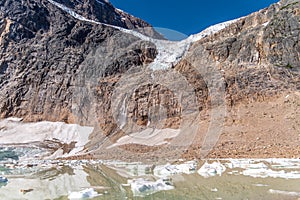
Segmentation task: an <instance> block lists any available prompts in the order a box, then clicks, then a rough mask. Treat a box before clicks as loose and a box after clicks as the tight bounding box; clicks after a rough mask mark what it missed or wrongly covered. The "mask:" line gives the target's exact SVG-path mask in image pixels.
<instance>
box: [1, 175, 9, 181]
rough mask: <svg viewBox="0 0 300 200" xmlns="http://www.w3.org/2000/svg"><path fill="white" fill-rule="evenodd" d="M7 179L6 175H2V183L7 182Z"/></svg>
mask: <svg viewBox="0 0 300 200" xmlns="http://www.w3.org/2000/svg"><path fill="white" fill-rule="evenodd" d="M7 181H8V180H7V178H6V177H3V176H0V183H7Z"/></svg>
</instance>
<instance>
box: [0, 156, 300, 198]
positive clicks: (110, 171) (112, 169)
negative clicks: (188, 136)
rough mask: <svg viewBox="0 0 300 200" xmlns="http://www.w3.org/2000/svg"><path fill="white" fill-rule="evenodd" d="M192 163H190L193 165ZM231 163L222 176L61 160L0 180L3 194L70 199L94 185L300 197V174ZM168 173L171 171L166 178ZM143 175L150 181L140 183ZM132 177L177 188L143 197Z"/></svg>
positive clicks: (112, 191)
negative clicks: (249, 171)
mask: <svg viewBox="0 0 300 200" xmlns="http://www.w3.org/2000/svg"><path fill="white" fill-rule="evenodd" d="M299 162H300V161H299ZM223 164H224V163H223ZM254 164H255V163H254ZM203 165H204V162H199V163H198V167H197V168H198V169H199V168H200V167H201V166H203ZM224 165H226V163H225V164H224ZM243 165H245V164H243ZM186 166H187V167H189V165H186ZM228 166H229V165H228V164H227V165H226V167H227V169H226V171H225V172H224V173H222V175H221V176H220V175H218V174H217V175H216V176H212V177H207V178H205V177H204V176H201V175H199V174H198V173H197V170H195V169H193V171H189V170H185V168H184V167H183V165H174V166H173V165H166V167H165V168H166V169H169V170H170V171H172V170H173V171H174V170H177V171H176V173H173V174H172V173H171V172H170V171H169V172H168V170H165V169H163V167H162V166H148V165H143V164H141V163H132V164H130V163H117V162H115V163H109V164H105V165H104V164H89V163H84V164H70V163H64V164H62V163H57V164H54V165H52V166H51V167H45V166H44V167H41V166H37V167H36V169H35V170H24V172H25V173H23V174H21V173H14V172H16V171H5V170H4V171H1V173H2V174H5V176H6V177H7V178H8V183H6V184H0V199H6V200H10V199H30V200H35V199H37V200H40V199H57V200H66V199H69V198H68V197H69V195H70V194H71V193H72V192H73V194H74V192H79V193H80V191H83V190H87V189H93V190H94V191H95V192H97V193H98V195H99V196H97V197H93V198H90V199H233V200H234V199H266V200H268V199H270V200H271V199H272V200H279V199H293V200H297V199H298V198H300V188H299V185H300V179H297V178H295V179H284V178H271V177H266V178H262V177H259V178H254V177H251V176H245V175H243V173H242V172H243V169H242V168H239V167H243V166H242V165H239V167H236V168H235V167H232V168H230V167H228ZM253 166H256V167H257V166H259V165H257V164H255V165H253ZM253 166H252V167H253ZM274 166H275V165H274ZM288 168H291V166H289V167H287V169H288ZM157 169H161V172H160V173H159V172H158V171H157ZM180 169H182V172H181V171H180ZM187 169H191V168H190V167H189V168H187ZM283 169H285V168H283V167H280V170H283ZM163 170H165V171H163ZM290 170H292V171H299V170H300V168H297V166H294V168H293V169H290ZM162 172H164V173H165V174H168V176H166V177H164V176H163V173H162ZM189 173H190V174H189ZM137 180H145V181H144V182H143V181H141V182H138V181H137ZM158 180H161V181H162V182H159V181H158ZM132 181H133V182H134V181H135V182H138V183H145V184H146V185H143V186H142V187H141V188H144V189H145V188H146V190H145V191H146V192H147V188H151V187H152V188H151V189H155V187H156V185H155V184H154V185H151V184H152V183H156V182H158V183H159V186H158V189H163V188H162V186H163V183H164V182H168V184H169V185H171V186H172V187H169V188H172V189H170V190H166V191H157V192H154V193H148V194H149V195H147V194H146V193H145V195H144V196H143V197H141V196H136V195H135V193H134V191H136V190H134V188H133V185H130V184H128V183H132ZM147 184H148V185H147ZM149 185H150V186H149ZM138 188H139V187H137V189H138ZM167 188H168V187H167ZM173 188H174V189H173ZM135 189H136V188H135Z"/></svg>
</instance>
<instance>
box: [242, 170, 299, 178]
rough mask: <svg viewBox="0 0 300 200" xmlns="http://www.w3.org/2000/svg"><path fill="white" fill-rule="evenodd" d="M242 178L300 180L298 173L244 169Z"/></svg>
mask: <svg viewBox="0 0 300 200" xmlns="http://www.w3.org/2000/svg"><path fill="white" fill-rule="evenodd" d="M241 174H243V175H244V176H251V177H254V178H267V177H271V178H285V179H300V172H299V171H292V172H286V171H285V170H281V171H274V170H272V169H246V170H244V171H242V172H241Z"/></svg>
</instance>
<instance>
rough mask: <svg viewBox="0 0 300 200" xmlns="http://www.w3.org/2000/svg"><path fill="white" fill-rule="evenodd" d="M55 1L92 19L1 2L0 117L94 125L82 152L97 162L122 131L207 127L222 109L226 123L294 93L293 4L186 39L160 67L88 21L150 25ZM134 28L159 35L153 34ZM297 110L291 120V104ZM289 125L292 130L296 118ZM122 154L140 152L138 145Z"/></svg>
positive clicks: (36, 1)
mask: <svg viewBox="0 0 300 200" xmlns="http://www.w3.org/2000/svg"><path fill="white" fill-rule="evenodd" d="M56 2H58V3H60V4H62V5H64V6H65V7H66V8H68V9H71V10H72V11H74V12H76V13H77V14H78V15H80V16H82V17H85V18H86V19H90V20H93V21H95V23H93V22H92V21H87V20H85V21H84V20H78V19H76V18H74V17H73V16H71V15H69V14H68V13H67V12H66V11H65V10H62V9H59V8H58V7H57V6H55V5H54V4H53V3H51V2H50V1H47V0H30V1H25V0H22V1H13V0H4V1H1V2H0V117H1V118H7V117H11V116H14V117H22V118H24V120H25V121H42V120H49V121H64V122H67V123H78V124H81V125H85V126H93V127H95V131H94V133H93V134H92V136H91V138H90V139H91V142H90V144H89V145H88V146H86V149H87V151H89V150H92V151H93V154H94V156H96V157H97V156H99V157H105V156H106V157H107V155H109V156H108V157H109V158H113V156H115V157H116V158H118V157H119V156H121V154H119V152H114V151H113V152H110V153H103V152H104V149H103V147H102V144H103V143H104V142H105V141H106V140H107V138H109V140H110V141H111V142H116V141H117V140H118V139H120V138H121V137H122V136H124V135H126V134H128V132H140V131H142V130H143V129H155V128H156V129H164V128H172V129H179V130H183V131H184V132H187V130H192V129H194V128H193V126H192V125H190V124H194V123H196V122H197V120H198V119H200V118H201V120H204V122H205V120H206V122H207V123H209V122H210V121H211V116H214V112H212V113H210V111H218V110H217V109H218V108H220V107H222V106H227V108H226V109H225V107H224V109H225V110H223V111H222V112H228V113H229V115H228V116H227V118H226V119H225V120H226V121H225V124H224V126H231V125H232V124H231V125H230V124H229V125H228V121H230V120H235V115H234V112H235V109H237V107H238V106H239V105H247V104H249V103H255V102H262V101H265V102H268V101H270V102H271V101H272V99H274V98H277V97H279V96H281V95H285V94H287V93H294V92H297V91H299V90H300V60H299V59H300V43H299V41H300V38H299V37H300V23H299V21H300V9H299V6H300V5H299V4H300V3H299V2H298V1H290V0H284V1H280V2H279V3H277V4H274V5H271V6H270V7H269V8H266V9H264V10H261V11H259V12H256V13H253V14H251V15H249V16H247V17H244V18H241V19H239V20H238V21H236V22H234V23H232V24H231V25H230V26H228V27H226V28H224V29H222V30H221V31H219V32H217V33H215V34H212V35H208V36H206V37H204V38H202V39H200V40H199V41H197V42H195V43H193V44H192V45H191V47H190V48H189V50H188V51H187V52H186V53H185V54H184V57H183V58H182V59H181V61H180V62H179V63H175V64H174V65H173V66H170V68H169V69H166V70H158V71H152V70H150V69H149V68H148V65H149V64H150V63H152V62H153V61H154V60H155V58H156V56H157V53H158V49H159V48H161V47H159V46H156V45H155V43H151V42H149V41H151V40H150V39H149V40H148V41H145V40H141V39H140V38H139V37H136V36H134V34H129V33H125V32H124V31H120V30H118V29H115V28H113V27H109V26H106V25H103V24H99V23H96V22H102V23H107V24H111V25H114V26H119V27H124V28H129V29H139V28H144V27H149V24H147V23H146V22H144V21H142V20H139V19H137V18H134V17H132V16H130V15H128V14H126V13H124V12H122V11H120V10H116V9H115V8H114V7H113V6H112V5H111V4H110V3H107V2H106V1H102V0H99V1H97V0H95V1H94V0H86V1H82V2H81V1H75V0H74V1H73V0H59V1H58V0H57V1H56ZM142 32H143V33H146V34H147V35H151V36H155V37H160V36H159V35H158V34H157V33H155V32H154V31H153V30H152V29H151V28H150V30H148V29H147V31H145V30H143V31H142ZM210 69H214V71H210ZM179 79H182V80H184V81H179ZM126 91H128V92H126ZM191 94H192V95H191ZM217 96H219V97H217ZM296 96H297V95H296ZM222 101H224V105H223V104H222ZM295 102H297V101H295ZM296 104H297V103H295V104H293V105H294V106H295V105H296ZM220 112H221V111H220V110H219V113H220ZM295 112H296V115H295V116H298V114H297V113H298V112H299V105H298V106H297V105H296V111H295ZM193 114H196V115H197V116H198V114H199V117H198V118H193V117H192V116H193ZM223 115H224V114H221V115H220V116H215V118H216V119H218V117H219V118H220V117H225V116H223ZM293 116H294V115H293ZM196 119H197V120H196ZM217 121H218V120H217ZM219 121H220V123H221V122H222V120H219ZM187 122H188V123H187ZM182 124H185V125H184V126H182ZM187 124H189V125H187ZM293 126H294V127H295V130H299V129H300V124H299V122H298V121H295V123H294V124H293ZM215 131H221V132H222V130H219V129H215ZM274 131H275V132H276V130H274ZM194 132H196V133H199V134H200V132H201V131H200V129H199V130H198V129H197V128H195V131H194ZM251 133H252V132H251ZM254 134H255V133H254ZM200 135H201V134H200ZM187 137H188V136H186V137H184V138H187ZM194 137H195V136H194V135H193V136H192V135H190V138H189V140H193V138H194ZM201 137H202V136H199V138H201ZM184 138H182V140H181V141H180V142H179V143H185V142H184V140H186V139H184ZM196 138H197V136H196ZM202 139H203V138H202ZM196 140H197V139H196ZM166 143H168V141H166ZM187 144H188V143H187ZM211 144H212V143H211ZM188 145H190V144H188ZM201 145H202V144H200V145H199V144H196V145H195V147H194V149H196V151H197V150H198V149H199V148H200V147H201ZM212 145H213V144H212ZM220 145H221V144H220ZM124 148H125V149H126V150H129V151H131V150H132V149H134V150H133V151H142V150H141V149H142V148H141V146H133V147H132V146H130V145H128V146H126V147H124ZM156 148H158V147H147V148H146V150H147V151H146V152H148V151H150V152H152V151H155V150H156ZM174 148H175V147H174ZM175 149H176V148H175ZM171 150H174V149H171ZM170 152H172V151H170ZM187 153H189V152H187ZM125 154H126V153H125ZM215 155H217V153H215Z"/></svg>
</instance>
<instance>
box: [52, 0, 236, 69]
mask: <svg viewBox="0 0 300 200" xmlns="http://www.w3.org/2000/svg"><path fill="white" fill-rule="evenodd" d="M48 1H49V2H50V3H52V4H54V5H55V6H57V7H59V8H60V9H62V10H64V11H66V12H67V13H68V14H70V15H71V16H73V17H74V18H76V19H78V20H81V21H86V22H90V23H95V24H102V25H105V26H108V27H112V28H115V29H118V30H120V31H122V32H124V33H127V34H131V35H134V36H136V37H138V38H140V39H141V40H145V41H149V42H152V43H154V44H155V45H156V48H157V51H158V54H157V57H156V59H155V60H154V62H153V63H151V64H150V65H149V67H150V68H151V69H152V70H164V69H168V68H170V67H172V66H174V65H176V64H177V63H178V62H179V61H180V60H181V58H182V57H183V56H184V55H185V54H186V52H187V51H188V49H189V47H190V45H191V44H192V43H193V42H196V41H198V40H200V39H202V38H204V37H206V36H208V35H211V34H214V33H216V32H218V31H220V30H222V29H224V28H225V27H227V26H229V25H230V24H232V23H234V22H236V21H237V20H238V19H235V20H231V21H227V22H224V23H220V24H216V25H214V26H211V27H209V28H207V29H205V30H204V31H202V32H200V33H198V34H195V35H191V36H190V37H188V38H187V39H185V40H182V41H179V42H178V41H176V42H175V41H167V40H158V39H153V38H151V37H148V36H145V35H143V34H142V33H139V32H137V31H134V30H128V29H125V28H121V27H118V26H113V25H110V24H105V23H100V22H96V21H93V20H90V19H87V18H85V17H83V16H81V15H79V14H77V13H76V12H74V11H73V10H71V9H70V8H68V7H66V6H64V5H62V4H60V3H57V2H55V1H53V0H48Z"/></svg>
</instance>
